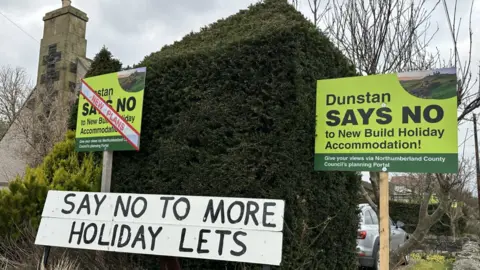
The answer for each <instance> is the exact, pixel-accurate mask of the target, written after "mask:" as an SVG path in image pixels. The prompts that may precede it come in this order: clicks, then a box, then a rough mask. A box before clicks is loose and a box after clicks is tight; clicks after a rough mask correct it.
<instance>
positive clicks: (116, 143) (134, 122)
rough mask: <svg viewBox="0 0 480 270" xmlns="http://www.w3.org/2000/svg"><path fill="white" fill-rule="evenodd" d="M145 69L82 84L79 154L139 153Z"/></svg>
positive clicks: (94, 78) (98, 77) (76, 145)
mask: <svg viewBox="0 0 480 270" xmlns="http://www.w3.org/2000/svg"><path fill="white" fill-rule="evenodd" d="M145 78H146V68H145V67H140V68H135V69H129V70H123V71H119V72H115V73H109V74H105V75H100V76H95V77H90V78H86V79H83V80H82V85H81V89H80V96H79V98H78V111H77V127H76V135H75V138H76V144H75V149H76V151H78V152H87V151H126V150H139V148H140V130H141V123H142V109H143V95H144V88H145Z"/></svg>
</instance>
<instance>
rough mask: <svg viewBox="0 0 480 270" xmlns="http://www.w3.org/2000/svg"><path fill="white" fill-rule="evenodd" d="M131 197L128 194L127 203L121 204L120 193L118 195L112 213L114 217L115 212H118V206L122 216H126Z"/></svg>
mask: <svg viewBox="0 0 480 270" xmlns="http://www.w3.org/2000/svg"><path fill="white" fill-rule="evenodd" d="M131 199H132V196H128V199H127V205H126V206H125V204H123V199H122V195H118V197H117V203H116V204H115V211H114V213H113V215H114V216H115V217H116V216H117V214H118V208H119V207H121V208H122V209H121V210H122V213H123V216H124V217H126V216H128V209H129V208H130V200H131Z"/></svg>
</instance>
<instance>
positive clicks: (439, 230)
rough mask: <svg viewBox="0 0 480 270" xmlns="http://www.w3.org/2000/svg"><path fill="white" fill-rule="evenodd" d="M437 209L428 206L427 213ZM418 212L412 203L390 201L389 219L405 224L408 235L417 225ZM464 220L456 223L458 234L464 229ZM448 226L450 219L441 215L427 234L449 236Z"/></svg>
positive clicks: (416, 205)
mask: <svg viewBox="0 0 480 270" xmlns="http://www.w3.org/2000/svg"><path fill="white" fill-rule="evenodd" d="M436 208H437V205H433V204H432V205H430V206H429V212H430V213H432V212H433V211H434V210H435V209H436ZM419 210H420V205H419V204H413V203H401V202H393V201H390V217H391V218H392V219H393V220H394V221H398V220H400V221H402V222H403V223H405V228H404V229H405V231H406V232H408V233H413V231H415V228H416V226H417V223H418V213H419ZM465 225H466V223H465V220H463V219H460V220H459V221H458V226H457V229H458V232H459V233H462V232H463V231H464V229H465ZM448 226H450V219H449V218H448V216H447V215H446V214H445V215H443V217H442V219H441V220H440V222H437V223H435V224H434V225H433V226H432V228H430V232H429V234H433V235H451V234H452V233H451V230H450V228H449V227H448Z"/></svg>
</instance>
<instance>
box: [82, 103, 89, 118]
mask: <svg viewBox="0 0 480 270" xmlns="http://www.w3.org/2000/svg"><path fill="white" fill-rule="evenodd" d="M82 115H83V116H87V115H88V102H85V103H83V106H82Z"/></svg>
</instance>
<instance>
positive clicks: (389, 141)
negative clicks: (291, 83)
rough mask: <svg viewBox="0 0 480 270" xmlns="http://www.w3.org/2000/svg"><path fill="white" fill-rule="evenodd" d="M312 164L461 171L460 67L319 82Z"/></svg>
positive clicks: (327, 168)
mask: <svg viewBox="0 0 480 270" xmlns="http://www.w3.org/2000/svg"><path fill="white" fill-rule="evenodd" d="M315 170H319V171H385V172H420V173H421V172H424V173H428V172H432V173H456V172H457V171H458V144H457V76H456V69H455V68H442V69H435V70H426V71H412V72H405V73H398V74H382V75H370V76H357V77H348V78H339V79H327V80H319V81H318V82H317V99H316V137H315Z"/></svg>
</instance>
